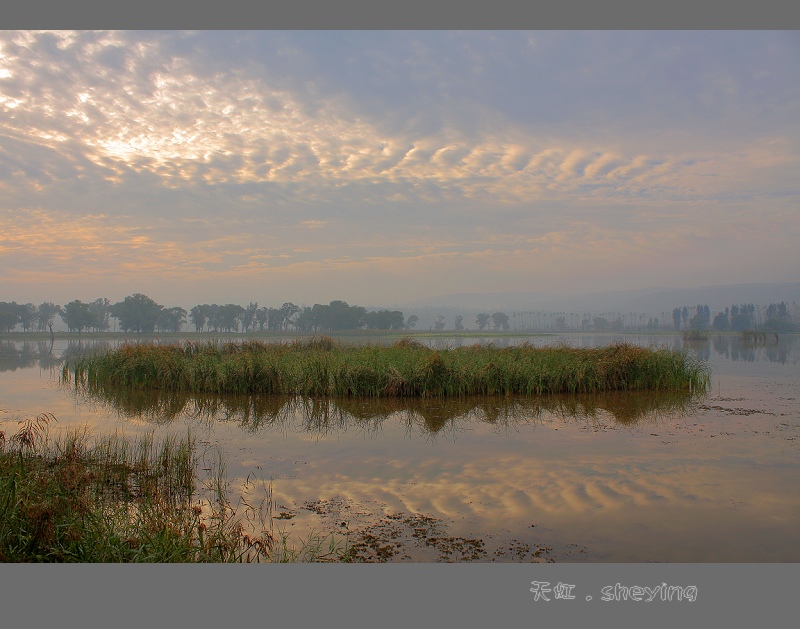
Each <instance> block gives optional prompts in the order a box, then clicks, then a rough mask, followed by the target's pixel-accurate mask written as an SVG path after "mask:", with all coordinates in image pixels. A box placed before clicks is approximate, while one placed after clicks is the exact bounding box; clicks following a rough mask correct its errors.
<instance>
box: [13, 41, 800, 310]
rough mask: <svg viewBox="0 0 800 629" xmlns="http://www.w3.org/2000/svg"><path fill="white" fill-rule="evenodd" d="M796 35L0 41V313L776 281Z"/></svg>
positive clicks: (794, 173) (780, 269) (797, 261)
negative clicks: (5, 306)
mask: <svg viewBox="0 0 800 629" xmlns="http://www.w3.org/2000/svg"><path fill="white" fill-rule="evenodd" d="M799 174H800V32H797V31H793V32H781V31H621V32H618V31H541V32H536V31H533V32H531V31H524V32H522V31H500V32H490V31H467V32H461V31H354V32H343V31H256V32H233V31H197V32H170V31H154V32H153V31H122V32H94V31H92V32H89V31H79V32H63V31H58V32H33V31H21V32H12V31H0V301H17V302H19V303H25V302H33V303H35V304H38V303H41V302H42V301H54V302H56V303H61V304H64V303H67V302H68V301H71V300H73V299H81V300H83V301H92V300H94V299H96V298H98V297H105V298H108V299H110V300H111V302H112V303H113V302H116V301H121V300H122V299H124V297H125V296H127V295H131V294H133V293H144V294H146V295H148V296H150V297H151V298H153V299H155V300H156V301H157V302H159V303H161V304H163V305H166V306H167V307H170V306H182V307H184V308H187V309H188V308H191V307H192V306H193V305H195V304H199V303H220V304H222V303H237V304H242V305H246V304H247V303H248V302H250V301H257V302H258V303H259V304H260V305H269V306H276V307H277V306H280V304H282V303H284V302H286V301H291V302H294V303H296V304H301V305H302V304H306V305H313V304H314V303H328V302H329V301H331V300H334V299H342V300H344V301H347V302H348V303H350V304H358V305H365V306H370V305H371V306H383V307H390V306H392V305H397V304H402V303H406V302H411V301H416V302H420V301H424V300H426V299H431V300H434V301H435V297H436V296H439V295H444V294H451V293H463V292H467V293H478V292H508V291H525V292H527V291H531V292H544V293H551V294H557V295H577V294H581V293H587V292H598V291H616V290H628V289H639V288H648V287H669V288H690V287H695V286H704V285H711V284H737V283H750V282H792V281H798V280H799V279H800V253H798V242H800V203H798V202H799V201H800V177H798V175H799Z"/></svg>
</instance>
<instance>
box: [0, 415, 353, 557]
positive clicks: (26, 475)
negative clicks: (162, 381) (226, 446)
mask: <svg viewBox="0 0 800 629" xmlns="http://www.w3.org/2000/svg"><path fill="white" fill-rule="evenodd" d="M54 420H55V418H54V417H53V416H52V415H48V414H43V415H39V416H38V417H37V418H36V419H33V420H27V421H26V422H24V425H23V426H22V428H21V429H20V430H19V431H18V432H17V433H16V434H15V435H13V436H11V437H7V436H6V435H5V433H4V432H3V431H0V561H2V562H91V563H108V562H160V563H164V562H169V563H179V562H180V563H183V562H193V563H206V562H214V563H217V562H225V563H233V562H243V561H268V562H286V561H330V560H333V561H344V560H346V555H345V553H344V552H341V551H340V550H339V549H338V547H337V546H336V545H335V544H334V543H333V540H332V539H331V540H330V544H329V547H328V548H327V549H326V548H325V546H324V543H323V542H324V541H325V540H322V539H315V538H310V539H309V540H308V541H307V542H304V543H302V544H301V545H300V546H298V545H297V544H295V543H294V542H291V541H290V540H289V539H288V537H287V536H286V535H284V534H282V533H278V534H274V532H273V531H272V530H271V514H270V513H267V514H266V516H264V517H262V518H261V523H262V524H266V526H267V527H269V529H265V528H264V527H263V526H262V529H261V530H260V531H259V532H258V533H257V534H253V533H252V532H251V529H252V527H245V526H244V525H243V522H244V521H245V518H243V517H242V516H241V515H237V509H236V508H235V507H233V506H232V505H231V504H230V503H229V501H228V500H227V497H226V496H227V494H226V490H225V485H226V481H225V479H224V476H223V474H224V473H223V467H222V461H221V460H218V462H217V463H216V464H213V463H212V464H203V465H210V466H209V467H206V468H205V469H206V470H208V471H209V472H210V474H209V476H208V478H206V479H204V480H202V482H201V478H200V476H199V472H200V467H201V461H200V458H199V457H198V455H197V450H196V446H195V441H194V440H193V438H191V437H190V436H187V437H186V438H183V439H171V438H165V439H164V440H162V441H161V442H155V441H154V440H153V438H152V435H145V436H143V437H139V438H136V439H128V438H124V437H120V436H119V435H112V436H107V437H96V438H91V437H90V436H89V435H88V434H87V433H86V432H85V431H83V432H81V431H72V432H65V433H62V434H61V435H59V436H58V437H56V438H51V437H50V435H49V424H50V423H51V422H52V421H54ZM198 488H199V489H202V490H203V491H202V492H198ZM248 507H249V505H248ZM249 508H250V512H248V514H247V515H248V516H250V515H252V512H254V511H255V509H253V508H252V507H249ZM261 515H262V516H263V515H264V514H263V513H262V514H261ZM267 521H268V522H267Z"/></svg>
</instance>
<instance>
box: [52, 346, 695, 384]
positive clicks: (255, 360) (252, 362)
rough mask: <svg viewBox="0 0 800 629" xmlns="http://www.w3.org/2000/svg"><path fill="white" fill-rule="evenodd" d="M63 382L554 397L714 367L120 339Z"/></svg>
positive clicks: (524, 352) (642, 356)
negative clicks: (161, 343)
mask: <svg viewBox="0 0 800 629" xmlns="http://www.w3.org/2000/svg"><path fill="white" fill-rule="evenodd" d="M62 380H63V381H64V382H65V383H68V384H74V385H76V386H79V387H85V388H87V389H89V390H90V391H91V390H92V389H97V388H107V387H121V388H127V389H161V390H170V391H180V392H185V393H204V394H227V393H238V394H249V395H253V394H255V395H269V394H281V395H305V396H312V397H316V396H335V397H452V396H468V395H549V394H558V393H602V392H606V391H641V390H653V391H665V390H666V391H679V390H687V389H688V390H693V391H701V390H705V389H706V388H707V387H708V384H709V381H710V374H709V370H708V367H707V365H706V364H705V363H703V362H702V361H700V360H699V359H697V358H694V357H693V356H692V355H691V354H690V353H688V352H685V351H677V350H672V349H667V348H657V349H654V348H645V347H639V346H635V345H629V344H625V343H620V344H616V345H610V346H607V347H600V348H574V347H569V346H554V347H539V348H537V347H533V346H531V345H529V344H522V345H518V346H514V347H507V348H497V347H494V346H492V345H473V346H468V347H458V348H454V349H447V348H445V349H436V350H434V349H430V348H428V347H425V346H423V345H422V344H420V343H418V342H415V341H413V340H409V339H404V340H401V341H400V342H398V343H395V344H394V345H391V346H381V345H364V346H359V347H345V346H342V345H340V344H339V343H337V342H336V341H334V340H332V339H328V338H326V337H321V338H315V339H312V340H311V341H310V342H305V343H303V342H300V341H293V342H290V343H259V342H253V341H250V342H248V343H245V344H235V343H226V344H214V343H200V344H199V343H184V344H182V345H168V346H155V345H138V344H137V345H123V346H120V347H118V348H116V349H111V350H107V351H104V352H102V353H97V354H92V355H86V356H82V357H78V358H75V359H72V360H70V361H68V362H66V363H65V365H64V368H63V373H62Z"/></svg>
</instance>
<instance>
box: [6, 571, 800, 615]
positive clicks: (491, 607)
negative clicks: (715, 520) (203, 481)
mask: <svg viewBox="0 0 800 629" xmlns="http://www.w3.org/2000/svg"><path fill="white" fill-rule="evenodd" d="M0 575H1V576H2V579H3V587H2V592H3V594H2V600H3V616H4V620H5V621H9V620H12V621H13V620H22V621H27V622H25V624H26V625H33V624H35V625H36V626H46V624H45V623H46V621H48V620H52V621H59V622H62V623H63V622H71V621H72V620H74V621H75V622H78V623H80V624H81V625H82V626H89V627H93V626H108V625H112V626H132V627H133V626H136V627H142V626H160V627H163V626H190V627H195V626H197V625H200V626H230V625H233V624H234V623H236V624H238V623H240V622H241V621H243V620H245V621H255V622H257V623H258V625H259V626H260V625H263V626H270V625H272V626H274V625H275V624H276V623H278V624H284V623H291V625H292V626H319V625H318V624H317V623H325V625H342V626H348V627H374V626H381V627H385V626H390V627H394V626H397V627H400V626H403V627H407V626H410V625H411V626H413V625H417V626H423V627H426V626H439V624H440V623H442V625H441V626H467V627H473V626H486V627H490V626H492V627H493V626H501V627H503V626H508V625H509V623H508V621H510V620H512V621H521V622H524V623H530V625H531V626H533V625H534V624H535V625H536V626H552V625H551V624H550V623H552V622H555V623H558V624H557V625H556V626H580V625H579V623H581V622H582V621H587V620H590V621H591V622H592V623H593V624H595V625H599V626H601V627H603V626H609V624H610V623H612V622H613V623H620V622H621V623H622V625H621V626H623V627H627V626H646V627H649V628H656V627H665V628H666V627H670V628H672V627H675V626H681V625H683V626H690V627H697V626H725V627H751V626H759V625H761V624H763V623H764V621H765V620H766V619H768V618H791V615H790V610H791V608H792V607H793V606H794V605H793V604H794V597H795V589H796V585H797V583H800V565H798V564H776V565H769V564H727V565H723V564H717V565H714V564H683V565H671V564H610V565H609V564H606V565H599V564H592V565H577V564H571V565H554V564H529V565H521V564H514V565H497V564H489V565H487V564H481V565H470V564H458V565H445V564H425V565H374V564H373V565H363V564H362V565H320V564H318V565H315V566H309V565H264V564H261V565H245V566H178V565H162V566H110V565H105V566H87V565H84V566H65V565H58V566H32V565H20V566H3V567H2V568H0ZM532 581H537V582H549V583H550V586H551V587H552V586H555V585H556V584H558V583H559V582H560V583H563V584H566V585H572V586H575V587H574V588H573V589H571V590H570V592H571V594H572V595H573V596H575V598H574V599H560V600H558V599H555V598H554V597H553V594H552V593H548V594H546V596H548V597H549V598H550V600H548V601H545V600H543V599H541V598H539V599H538V600H537V598H536V596H535V595H534V594H533V593H532V592H531V591H530V589H531V582H532ZM664 582H666V583H667V584H669V585H673V586H681V587H684V588H686V587H688V586H695V587H696V588H697V598H696V599H695V600H694V601H689V600H686V599H684V600H680V601H678V600H676V599H674V600H671V601H663V600H661V599H660V597H659V596H658V595H657V596H656V598H655V600H652V601H650V602H648V601H646V600H640V601H638V602H637V601H633V600H627V601H619V600H611V601H603V600H602V599H603V596H604V595H603V588H605V587H608V588H610V589H608V590H607V593H611V592H614V591H615V590H617V588H616V584H617V583H619V584H621V585H623V586H633V585H639V586H643V587H649V588H651V589H654V588H655V587H657V586H658V585H660V584H661V583H664ZM587 596H592V600H591V601H587V600H586V597H587ZM645 596H646V595H645ZM10 626H11V625H10Z"/></svg>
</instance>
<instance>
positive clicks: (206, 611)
mask: <svg viewBox="0 0 800 629" xmlns="http://www.w3.org/2000/svg"><path fill="white" fill-rule="evenodd" d="M520 4H521V3H520V2H519V0H503V1H502V2H500V3H498V2H497V1H495V2H491V3H481V4H480V5H464V4H462V3H454V2H446V3H441V2H440V3H431V2H430V1H429V0H428V1H427V2H420V1H414V2H410V3H409V2H403V3H398V4H394V5H390V6H386V5H382V4H379V3H378V2H375V1H374V0H358V1H357V0H347V1H346V2H344V3H342V2H333V1H330V0H329V1H328V2H322V1H320V0H315V1H314V2H291V3H283V4H278V3H268V4H267V3H261V4H258V5H256V6H254V3H253V2H252V0H249V1H248V2H244V1H242V0H236V1H234V2H231V1H230V0H228V1H226V2H221V3H217V4H215V5H205V6H204V5H198V4H197V3H180V4H175V3H167V2H164V1H162V2H160V3H155V2H150V1H148V2H146V3H141V2H139V3H136V4H128V5H124V6H119V5H115V4H113V3H110V2H108V0H103V1H100V0H92V1H87V0H81V2H79V3H75V2H64V1H63V0H61V1H60V2H59V1H53V0H49V1H47V2H27V3H14V4H13V5H12V6H9V7H4V9H3V20H2V28H4V29H9V28H125V29H141V28H201V29H203V28H204V29H230V28H242V27H246V28H260V29H273V28H275V29H291V28H303V29H320V28H323V29H340V28H356V29H365V28H370V29H388V28H391V29H417V28H423V29H453V28H466V29H485V28H499V29H507V28H531V29H554V28H569V29H585V28H592V29H607V28H626V29H631V28H636V29H639V28H656V29H674V28H682V29H687V28H688V29H731V28H732V29H742V28H747V29H749V28H757V29H764V28H783V29H785V28H797V27H798V26H800V19H798V18H799V17H800V13H798V12H797V11H796V10H792V9H791V8H790V4H789V3H785V2H780V3H778V2H775V1H774V0H770V1H769V2H766V3H765V2H763V1H762V2H759V3H757V4H753V3H750V4H748V5H747V6H746V7H745V6H731V4H729V3H726V4H725V5H722V3H719V2H715V3H707V2H706V3H697V2H691V3H690V2H685V1H682V2H678V3H676V2H672V3H666V4H662V5H651V4H649V3H643V2H641V1H639V0H636V1H630V0H627V1H622V0H613V1H612V2H608V1H607V2H602V3H601V2H589V1H583V2H578V3H575V2H570V3H567V2H560V3H547V4H546V5H542V4H541V3H536V4H535V5H534V4H533V3H528V4H526V5H524V6H522V7H521V6H520ZM537 5H538V6H537ZM0 579H2V587H0V592H1V594H0V597H2V598H1V599H0V600H2V602H3V616H4V620H6V621H11V622H13V621H14V620H20V621H23V623H24V624H25V625H29V624H36V625H46V624H47V623H48V621H50V622H52V623H55V622H59V623H64V622H65V621H66V622H71V621H73V620H74V621H75V622H78V623H80V624H81V625H83V626H89V627H92V626H107V625H109V624H113V625H114V626H132V627H133V626H136V627H141V626H143V625H146V626H150V625H158V626H165V625H172V624H178V623H179V625H180V626H184V625H190V626H193V625H198V624H199V625H200V626H220V625H223V626H227V625H231V624H233V623H237V622H241V621H243V620H245V621H255V622H257V623H259V625H265V626H266V625H271V624H275V623H292V624H293V625H312V624H315V623H320V622H321V623H326V624H327V623H332V624H340V623H341V624H344V625H348V626H353V627H362V626H363V627H372V626H375V625H380V626H408V625H409V624H411V623H414V624H418V625H422V626H429V625H435V624H439V623H442V624H443V625H444V623H445V622H446V626H452V625H462V624H463V625H465V626H478V625H485V626H498V625H500V626H504V625H506V624H508V622H507V621H509V620H511V621H516V622H522V623H526V624H527V623H529V624H530V625H534V624H535V625H537V626H547V625H548V624H550V623H551V622H552V621H555V622H556V623H559V624H560V625H576V624H578V623H580V622H582V621H587V620H588V621H591V622H593V623H597V624H600V625H601V626H604V625H607V624H609V623H611V622H614V623H620V621H621V622H622V623H623V626H640V625H644V623H646V625H645V626H648V627H651V628H652V627H674V626H675V625H677V624H678V623H683V624H687V625H688V626H701V624H702V625H703V626H706V625H707V626H711V625H712V621H713V625H714V626H716V625H718V624H723V625H727V626H732V627H739V626H753V625H756V624H759V625H760V624H763V623H764V620H765V619H766V618H770V617H775V618H790V617H791V616H790V611H791V609H792V607H793V603H794V600H795V599H794V596H795V593H794V588H795V586H796V584H798V583H800V565H798V564H677V565H676V564H568V565H563V564H562V565H559V564H551V565H542V564H534V565H492V564H478V565H474V564H468V565H438V564H424V565H413V566H408V565H389V566H376V565H371V566H349V565H313V566H312V565H303V566H300V565H275V566H269V565H267V566H265V565H255V566H173V565H168V566H167V565H162V566H111V565H99V566H98V565H82V566H66V565H58V566H31V565H18V566H10V565H4V566H0ZM531 581H538V582H545V581H546V582H549V583H550V584H551V586H553V585H556V584H557V583H559V582H561V583H564V584H569V585H574V586H575V588H574V590H573V594H575V595H576V598H575V599H573V600H553V598H552V594H551V595H550V596H551V600H550V601H543V600H536V597H535V595H534V594H533V593H532V592H531V591H530V588H531ZM663 582H666V583H668V584H669V585H679V586H688V585H694V586H696V587H697V589H698V597H697V600H695V601H694V602H688V601H680V602H678V601H671V602H663V601H658V600H656V601H652V602H650V603H647V602H644V601H640V602H634V601H625V602H622V601H609V602H603V601H602V600H601V599H602V588H603V587H605V586H611V587H612V588H613V587H614V586H615V585H616V584H617V583H620V584H622V585H628V586H630V585H641V586H646V587H651V588H652V587H655V586H656V585H658V584H660V583H663ZM590 595H591V596H593V600H592V601H586V600H585V597H586V596H590Z"/></svg>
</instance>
